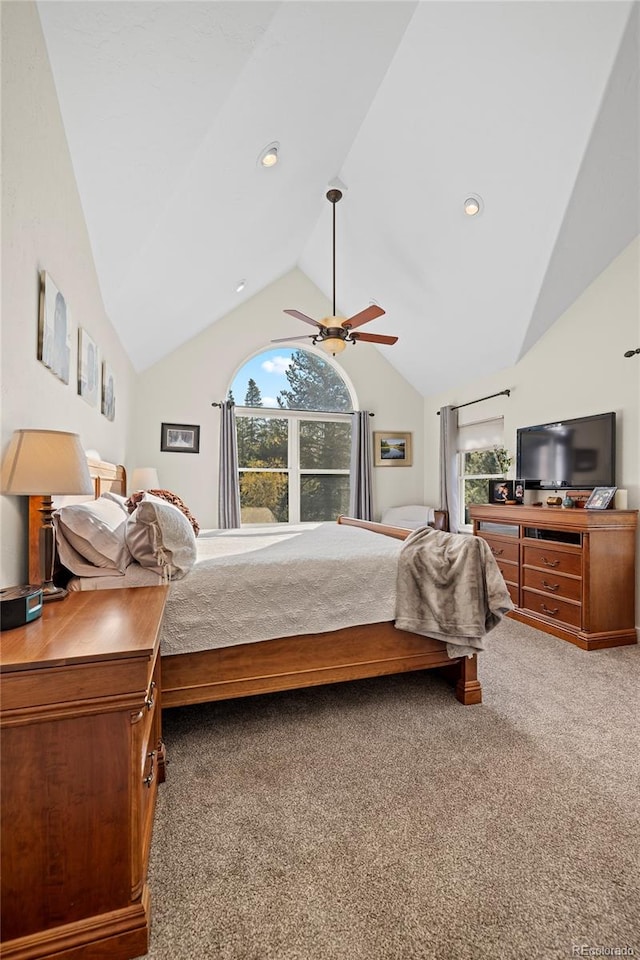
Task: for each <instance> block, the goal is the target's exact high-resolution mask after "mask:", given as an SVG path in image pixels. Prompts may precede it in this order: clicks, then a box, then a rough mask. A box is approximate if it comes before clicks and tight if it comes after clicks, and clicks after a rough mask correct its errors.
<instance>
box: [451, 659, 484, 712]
mask: <svg viewBox="0 0 640 960" xmlns="http://www.w3.org/2000/svg"><path fill="white" fill-rule="evenodd" d="M457 673H458V679H457V682H456V697H457V699H458V700H459V701H460V703H464V705H465V706H470V705H471V704H473V703H482V687H481V685H480V681H479V680H478V657H477V654H474V655H473V656H472V657H462V659H461V660H459V661H458V670H457Z"/></svg>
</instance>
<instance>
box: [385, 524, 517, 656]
mask: <svg viewBox="0 0 640 960" xmlns="http://www.w3.org/2000/svg"><path fill="white" fill-rule="evenodd" d="M509 610H513V603H512V602H511V597H510V596H509V592H508V590H507V587H506V584H505V582H504V580H503V578H502V574H501V573H500V568H499V567H498V564H497V563H496V561H495V558H494V556H493V554H492V553H491V549H490V547H489V545H488V543H487V542H486V541H485V540H483V539H482V537H472V536H466V535H465V534H458V533H444V532H443V531H441V530H434V529H432V528H431V527H421V528H420V529H418V530H414V531H413V533H411V534H410V535H409V536H408V537H407V539H406V540H405V541H404V544H403V546H402V549H401V551H400V556H399V560H398V581H397V592H396V622H395V625H396V628H397V629H398V630H409V631H411V632H412V633H419V634H421V635H422V636H426V637H435V638H436V639H437V640H444V641H446V643H447V653H448V654H449V656H450V657H461V656H471V655H472V654H474V653H476V652H477V651H478V650H483V649H484V643H483V638H484V636H485V634H486V633H488V631H489V630H492V629H493V627H495V626H496V625H497V624H498V623H499V622H500V620H501V619H502V617H503V615H504V614H505V613H507V611H509Z"/></svg>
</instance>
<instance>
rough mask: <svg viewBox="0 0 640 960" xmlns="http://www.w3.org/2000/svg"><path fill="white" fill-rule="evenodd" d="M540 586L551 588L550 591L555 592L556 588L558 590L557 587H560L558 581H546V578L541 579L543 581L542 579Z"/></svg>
mask: <svg viewBox="0 0 640 960" xmlns="http://www.w3.org/2000/svg"><path fill="white" fill-rule="evenodd" d="M542 586H543V587H545V589H547V590H551V592H552V593H555V592H556V590H559V589H560V584H559V583H547V581H546V580H543V581H542Z"/></svg>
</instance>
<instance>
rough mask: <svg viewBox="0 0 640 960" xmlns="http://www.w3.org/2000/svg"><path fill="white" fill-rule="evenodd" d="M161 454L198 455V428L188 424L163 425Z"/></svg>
mask: <svg viewBox="0 0 640 960" xmlns="http://www.w3.org/2000/svg"><path fill="white" fill-rule="evenodd" d="M160 450H161V451H162V453H200V427H199V426H196V425H195V424H190V423H163V424H162V429H161V432H160Z"/></svg>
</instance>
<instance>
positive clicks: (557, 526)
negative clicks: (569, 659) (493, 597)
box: [469, 504, 638, 650]
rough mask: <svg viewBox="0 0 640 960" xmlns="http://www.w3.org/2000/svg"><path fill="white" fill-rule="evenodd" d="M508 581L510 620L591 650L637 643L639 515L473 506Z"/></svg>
mask: <svg viewBox="0 0 640 960" xmlns="http://www.w3.org/2000/svg"><path fill="white" fill-rule="evenodd" d="M469 512H470V514H471V519H472V521H473V532H474V534H475V536H479V537H483V538H484V539H485V540H486V541H487V543H488V544H489V546H490V547H491V552H492V553H493V555H494V557H495V558H496V561H497V563H498V566H499V567H500V570H501V572H502V575H503V577H504V579H505V582H506V585H507V588H508V590H509V594H510V596H511V599H512V600H513V602H514V604H515V610H513V611H512V612H511V613H510V614H509V615H510V616H512V617H514V618H515V619H516V620H520V621H521V622H522V623H526V624H528V625H529V626H531V627H536V628H537V629H538V630H543V631H544V632H545V633H550V634H552V635H553V636H555V637H560V638H561V639H562V640H568V641H569V643H574V644H575V645H576V646H578V647H581V648H582V649H583V650H598V649H601V648H603V647H618V646H622V645H625V644H630V643H637V642H638V638H637V635H636V629H635V585H636V574H635V563H636V531H637V526H638V511H637V510H585V509H579V508H573V509H564V508H562V507H544V506H543V507H530V506H513V507H512V506H507V505H506V504H486V505H485V504H472V505H471V506H470V507H469Z"/></svg>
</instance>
